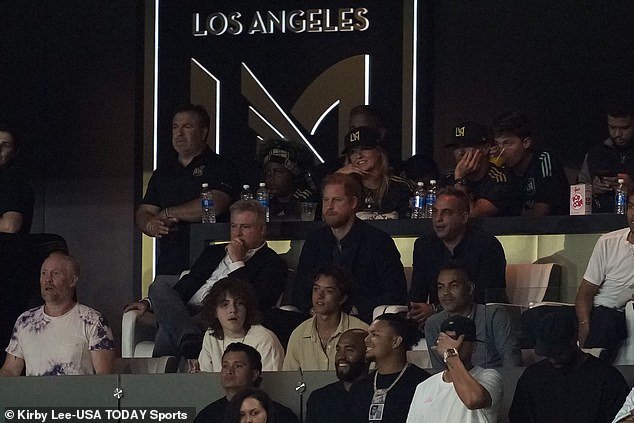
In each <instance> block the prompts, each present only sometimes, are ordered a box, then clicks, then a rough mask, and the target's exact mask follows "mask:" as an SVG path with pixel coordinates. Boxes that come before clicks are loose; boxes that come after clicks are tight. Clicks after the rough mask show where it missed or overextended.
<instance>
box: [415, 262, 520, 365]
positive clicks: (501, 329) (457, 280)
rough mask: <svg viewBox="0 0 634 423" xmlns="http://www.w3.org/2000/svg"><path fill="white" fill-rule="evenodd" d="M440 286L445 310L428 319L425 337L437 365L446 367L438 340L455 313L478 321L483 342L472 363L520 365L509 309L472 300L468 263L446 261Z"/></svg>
mask: <svg viewBox="0 0 634 423" xmlns="http://www.w3.org/2000/svg"><path fill="white" fill-rule="evenodd" d="M437 287H438V299H439V300H440V305H441V306H442V308H443V310H442V311H441V312H439V313H436V314H434V315H433V316H431V317H430V318H429V319H428V320H427V323H425V340H426V341H427V347H428V350H429V351H430V357H431V363H432V367H433V368H434V369H444V368H445V365H444V363H443V359H442V356H440V355H439V354H438V352H437V349H436V341H437V340H438V336H439V334H440V327H441V325H442V322H443V321H445V319H447V318H449V317H452V316H465V317H468V318H469V319H471V320H473V321H474V322H475V325H476V336H477V338H478V339H480V340H482V341H483V342H482V343H480V344H478V345H477V346H476V348H475V351H474V352H473V356H472V357H471V362H472V363H473V365H475V366H480V367H483V368H491V367H517V366H520V365H521V364H522V353H521V351H520V344H519V342H518V340H517V337H516V336H515V333H514V331H513V327H512V325H511V319H510V317H509V315H508V313H507V312H506V310H505V309H504V308H503V306H497V305H488V306H485V305H484V304H476V303H474V302H473V291H474V284H473V282H471V278H470V277H469V272H468V270H467V267H466V266H465V265H463V264H462V263H460V262H459V261H450V262H449V263H447V264H445V265H443V266H442V267H441V268H440V272H439V273H438V284H437Z"/></svg>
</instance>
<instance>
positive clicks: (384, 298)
mask: <svg viewBox="0 0 634 423" xmlns="http://www.w3.org/2000/svg"><path fill="white" fill-rule="evenodd" d="M322 193H323V205H322V218H323V220H324V222H325V223H326V226H324V227H322V228H319V229H317V230H316V231H314V232H312V233H311V234H309V235H308V237H307V238H306V242H305V243H304V247H303V248H302V253H301V256H300V257H299V264H298V266H297V280H296V285H295V287H294V290H293V296H294V298H293V304H294V305H295V306H297V308H299V309H300V310H301V311H302V312H305V313H307V312H308V311H309V309H310V307H311V292H312V285H313V278H312V276H313V274H314V272H315V271H317V269H318V268H319V267H321V266H324V265H337V266H341V267H343V268H345V269H346V270H347V271H349V272H350V273H351V274H352V280H351V281H352V293H351V303H352V305H353V309H352V313H351V314H355V315H358V317H359V318H360V319H362V320H364V321H366V322H368V323H370V322H371V321H372V312H373V311H374V307H376V306H378V305H381V304H405V302H406V299H407V285H406V283H405V274H404V273H403V264H402V263H401V259H400V257H401V256H400V253H399V252H398V250H397V249H396V245H395V244H394V241H393V240H392V238H390V237H389V235H387V234H386V233H385V232H383V231H381V230H380V229H377V228H375V227H374V226H371V225H369V224H367V223H365V222H363V221H362V220H359V219H357V218H356V216H355V213H356V211H357V210H358V206H359V205H360V204H363V200H362V199H363V190H362V188H361V185H360V183H359V182H358V181H357V180H356V179H355V178H354V177H353V176H351V175H345V174H340V173H335V174H332V175H329V176H327V177H326V178H325V179H324V182H323V184H322Z"/></svg>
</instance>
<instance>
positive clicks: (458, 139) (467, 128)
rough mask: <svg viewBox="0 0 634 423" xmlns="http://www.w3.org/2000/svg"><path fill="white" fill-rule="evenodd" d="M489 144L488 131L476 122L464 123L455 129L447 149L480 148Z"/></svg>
mask: <svg viewBox="0 0 634 423" xmlns="http://www.w3.org/2000/svg"><path fill="white" fill-rule="evenodd" d="M488 143H489V133H488V131H487V129H486V128H485V127H484V126H483V125H480V124H479V123H475V122H463V123H460V124H458V125H456V126H454V127H453V130H452V133H451V136H450V137H449V142H448V143H447V145H445V147H446V148H456V147H458V146H461V147H478V146H480V145H486V144H488Z"/></svg>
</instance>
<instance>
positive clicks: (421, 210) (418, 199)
mask: <svg viewBox="0 0 634 423" xmlns="http://www.w3.org/2000/svg"><path fill="white" fill-rule="evenodd" d="M416 185H417V188H416V191H414V197H412V214H411V218H412V219H422V218H424V217H425V195H426V194H425V184H424V183H422V182H418V183H417V184H416Z"/></svg>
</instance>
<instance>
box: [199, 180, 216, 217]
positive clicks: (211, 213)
mask: <svg viewBox="0 0 634 423" xmlns="http://www.w3.org/2000/svg"><path fill="white" fill-rule="evenodd" d="M200 205H201V208H202V219H201V221H202V222H203V223H216V207H215V206H214V196H213V194H212V192H211V188H209V184H208V183H206V182H205V183H204V184H203V189H202V190H201V191H200Z"/></svg>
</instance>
